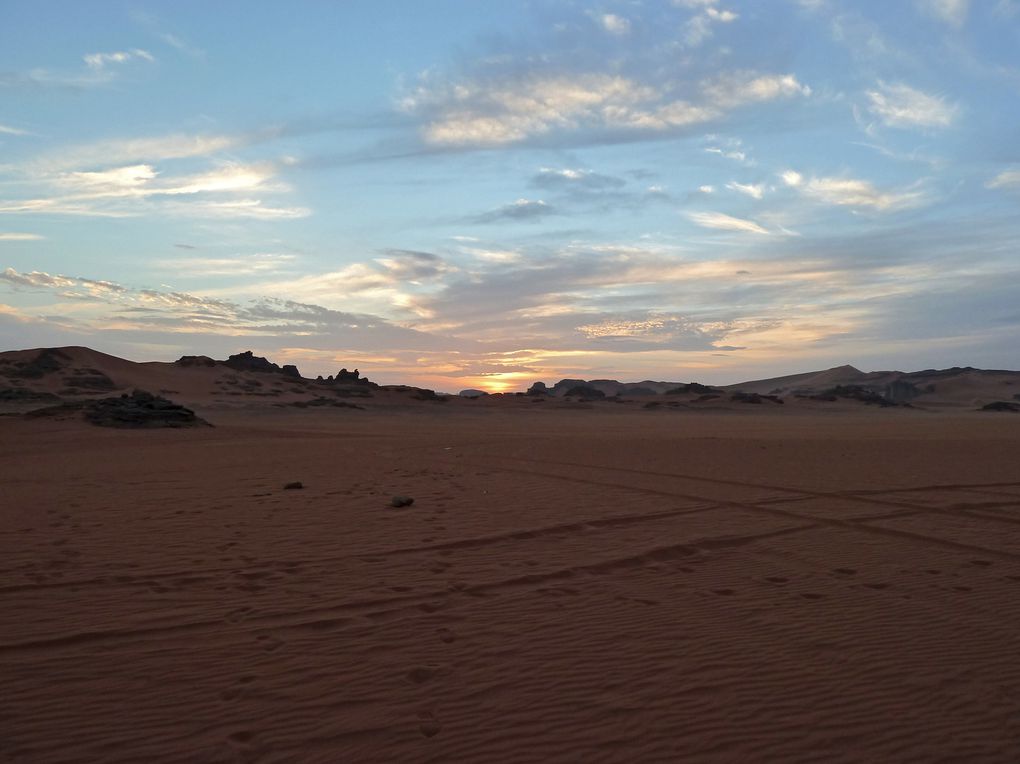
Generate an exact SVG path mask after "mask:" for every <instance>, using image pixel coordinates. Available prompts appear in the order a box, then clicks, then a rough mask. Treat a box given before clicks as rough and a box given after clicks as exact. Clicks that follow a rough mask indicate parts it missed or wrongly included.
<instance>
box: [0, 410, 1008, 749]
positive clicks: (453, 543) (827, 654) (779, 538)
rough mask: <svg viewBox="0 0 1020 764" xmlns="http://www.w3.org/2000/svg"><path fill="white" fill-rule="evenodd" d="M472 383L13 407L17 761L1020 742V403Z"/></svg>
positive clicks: (2, 434) (11, 735) (5, 645)
mask: <svg viewBox="0 0 1020 764" xmlns="http://www.w3.org/2000/svg"><path fill="white" fill-rule="evenodd" d="M471 405H472V404H470V403H467V404H465V405H463V406H460V407H456V408H448V407H446V406H435V405H433V406H428V405H426V404H424V403H422V404H420V405H418V407H417V408H416V409H414V410H404V409H401V410H389V409H386V408H381V407H377V408H375V409H366V410H365V411H359V412H347V411H344V410H335V411H333V410H330V411H325V412H319V411H317V412H314V413H313V412H309V411H301V410H290V409H288V410H279V411H277V412H276V413H273V412H270V411H269V410H264V411H263V413H260V412H259V411H256V410H237V411H229V410H221V411H218V421H217V422H216V424H217V427H216V428H215V429H202V430H192V431H181V430H173V431H145V432H135V431H118V430H103V429H98V428H91V427H89V426H87V425H85V424H81V423H77V422H47V421H42V422H40V421H34V422H29V421H22V420H19V419H15V418H9V417H8V418H5V419H3V420H0V464H2V465H3V467H2V470H3V492H4V496H3V499H4V507H5V509H4V512H3V513H2V515H0V549H2V553H3V561H4V562H3V566H2V569H3V571H2V574H0V592H2V597H3V601H4V618H3V620H2V623H0V673H2V675H3V677H4V692H3V693H2V696H0V717H2V718H3V719H4V723H3V726H4V734H3V736H2V740H0V757H2V758H5V759H7V760H12V761H31V762H50V761H70V760H77V761H185V760H186V761H265V762H276V761H300V762H335V761H378V762H384V761H387V762H388V761H423V762H424V761H446V760H452V761H535V762H538V761H678V760H694V761H818V760H825V761H933V760H948V759H957V760H967V761H1014V760H1016V759H1017V757H1018V756H1020V713H1018V711H1020V664H1018V663H1017V661H1016V655H1017V653H1018V650H1020V637H1018V636H1017V635H1018V634H1020V610H1018V609H1017V608H1016V607H1015V601H1016V598H1017V595H1018V593H1020V526H1018V525H1017V523H1018V521H1020V520H1018V518H1020V467H1018V465H1020V433H1018V431H1017V429H1016V421H1015V419H1014V418H1013V417H1011V416H1008V415H1005V416H997V415H985V414H978V413H972V414H967V413H954V414H921V415H919V414H917V413H916V412H911V411H909V410H877V409H867V408H862V409H859V410H856V411H855V412H853V413H825V414H821V413H812V412H810V411H807V410H804V411H801V412H800V413H799V414H795V415H791V414H790V413H789V412H788V411H781V410H780V409H781V407H774V408H771V409H766V410H762V409H760V408H756V409H755V412H754V413H747V411H746V409H745V410H744V412H745V413H743V414H741V415H736V414H734V413H733V412H727V411H721V412H716V413H712V412H701V413H691V414H687V415H685V414H683V413H677V414H676V415H672V414H667V415H663V414H659V413H657V412H654V411H646V410H643V409H640V408H638V409H633V408H628V407H624V406H616V407H613V406H612V405H611V404H606V405H605V406H604V408H602V409H599V408H594V409H589V410H583V411H580V410H570V409H569V408H548V409H545V408H543V407H541V406H532V407H531V408H523V406H522V410H505V411H504V410H501V409H500V408H499V407H498V406H492V407H490V408H487V409H472V408H470V406H471ZM964 455H965V457H966V458H962V457H963V456H964ZM294 480H300V481H302V483H303V484H304V486H305V487H304V488H303V489H302V490H283V485H284V484H285V483H287V482H289V481H294ZM397 493H401V494H407V495H410V496H413V497H414V498H415V503H414V505H413V506H411V507H408V508H405V509H393V508H391V507H390V506H389V500H390V497H391V496H392V495H393V494H397Z"/></svg>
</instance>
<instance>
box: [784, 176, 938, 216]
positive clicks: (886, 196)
mask: <svg viewBox="0 0 1020 764" xmlns="http://www.w3.org/2000/svg"><path fill="white" fill-rule="evenodd" d="M801 189H802V193H803V194H804V195H805V196H808V197H811V198H813V199H816V200H818V201H821V202H824V203H826V204H835V205H841V206H847V207H870V208H872V209H874V210H877V211H879V212H890V211H893V210H898V209H903V208H905V207H914V206H917V205H918V204H919V203H921V202H922V201H923V199H924V194H922V193H921V192H920V191H902V192H893V191H880V190H878V189H877V188H875V186H874V185H872V184H871V183H869V182H868V181H865V180H857V179H854V178H812V179H811V180H810V181H808V182H807V183H806V184H804V185H803V186H802V187H801Z"/></svg>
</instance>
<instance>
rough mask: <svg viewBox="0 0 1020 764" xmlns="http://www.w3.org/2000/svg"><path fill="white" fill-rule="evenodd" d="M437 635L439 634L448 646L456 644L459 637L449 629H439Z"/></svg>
mask: <svg viewBox="0 0 1020 764" xmlns="http://www.w3.org/2000/svg"><path fill="white" fill-rule="evenodd" d="M436 634H438V635H439V638H440V639H441V640H443V642H445V643H446V644H450V643H451V642H455V641H456V640H457V635H456V634H454V633H453V632H452V631H451V630H450V629H447V628H442V629H439V630H438V631H437V632H436Z"/></svg>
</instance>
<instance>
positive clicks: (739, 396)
mask: <svg viewBox="0 0 1020 764" xmlns="http://www.w3.org/2000/svg"><path fill="white" fill-rule="evenodd" d="M730 400H731V401H735V402H737V403H758V404H760V403H763V402H764V401H770V402H772V403H784V401H783V399H782V398H780V397H779V396H778V395H761V394H759V393H744V392H740V391H739V390H738V391H737V392H735V393H733V395H731V396H730Z"/></svg>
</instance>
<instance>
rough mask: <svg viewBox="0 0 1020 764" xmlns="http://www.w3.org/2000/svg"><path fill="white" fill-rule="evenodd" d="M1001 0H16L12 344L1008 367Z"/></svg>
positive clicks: (457, 383)
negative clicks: (494, 0) (85, 0)
mask: <svg viewBox="0 0 1020 764" xmlns="http://www.w3.org/2000/svg"><path fill="white" fill-rule="evenodd" d="M1018 203H1020V2H1018V0H903V1H902V2H895V3H890V2H885V1H884V0H882V1H879V0H874V1H873V2H865V1H864V0H853V1H850V0H846V1H844V0H773V1H770V2H758V1H751V0H747V1H746V2H744V1H741V0H672V2H669V1H668V0H663V1H661V2H653V1H652V0H621V1H620V2H614V1H613V0H606V2H591V3H582V2H571V1H570V0H556V1H552V0H549V1H540V0H520V1H518V2H514V1H512V0H507V2H500V3H490V2H480V1H477V0H476V1H469V0H428V1H427V2H418V1H412V0H405V1H404V2H397V1H396V0H373V1H372V2H362V1H360V0H349V1H348V2H312V1H311V0H305V1H304V2H302V1H300V0H298V1H296V2H290V3H280V2H243V3H242V2H237V1H231V0H223V1H217V2H208V1H205V2H201V3H199V2H193V1H191V0H175V2H144V1H143V0H139V1H138V2H134V1H132V2H115V1H111V2H103V3H83V2H77V0H75V1H74V2H72V1H71V0H66V1H65V2H50V1H48V0H27V1H26V0H2V2H0V349H17V348H28V347H43V346H60V345H88V346H90V347H93V348H96V349H98V350H102V351H105V352H108V353H113V354H115V355H119V356H122V357H126V358H130V359H132V360H173V359H175V358H177V357H179V356H180V355H184V354H205V355H211V356H214V357H219V358H224V357H226V355H227V354H229V353H235V352H239V351H240V350H245V349H252V350H254V351H255V352H256V354H258V355H266V356H268V357H270V358H271V359H272V360H274V361H276V362H278V363H281V364H282V363H294V364H297V365H298V366H299V368H300V369H301V371H302V373H303V374H305V375H306V376H314V375H316V374H323V375H326V374H332V373H335V371H336V370H337V369H339V368H340V367H346V368H355V367H358V368H360V370H361V371H362V373H364V374H366V375H368V376H369V377H370V378H371V379H373V380H375V381H379V382H382V383H407V384H419V385H424V386H427V387H432V388H435V389H440V390H444V391H454V392H455V391H457V390H459V389H463V388H482V389H486V390H490V391H509V390H522V389H525V388H526V387H527V386H528V385H530V384H531V383H532V382H533V381H536V380H543V381H546V382H549V383H551V382H555V381H556V380H558V379H560V378H563V377H573V378H583V379H595V378H611V379H620V380H626V381H638V380H643V379H653V380H669V381H691V380H697V381H701V382H707V383H719V384H722V383H735V382H739V381H742V380H747V379H754V378H762V377H769V376H778V375H782V374H791V373H796V372H802V371H808V370H812V369H822V368H828V367H831V366H837V365H842V364H848V363H849V364H853V365H855V366H857V367H858V368H861V369H865V370H875V369H893V368H895V369H902V370H915V369H922V368H932V367H935V368H944V367H947V366H953V365H973V366H981V367H985V368H1018V367H1020V214H1018Z"/></svg>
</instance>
